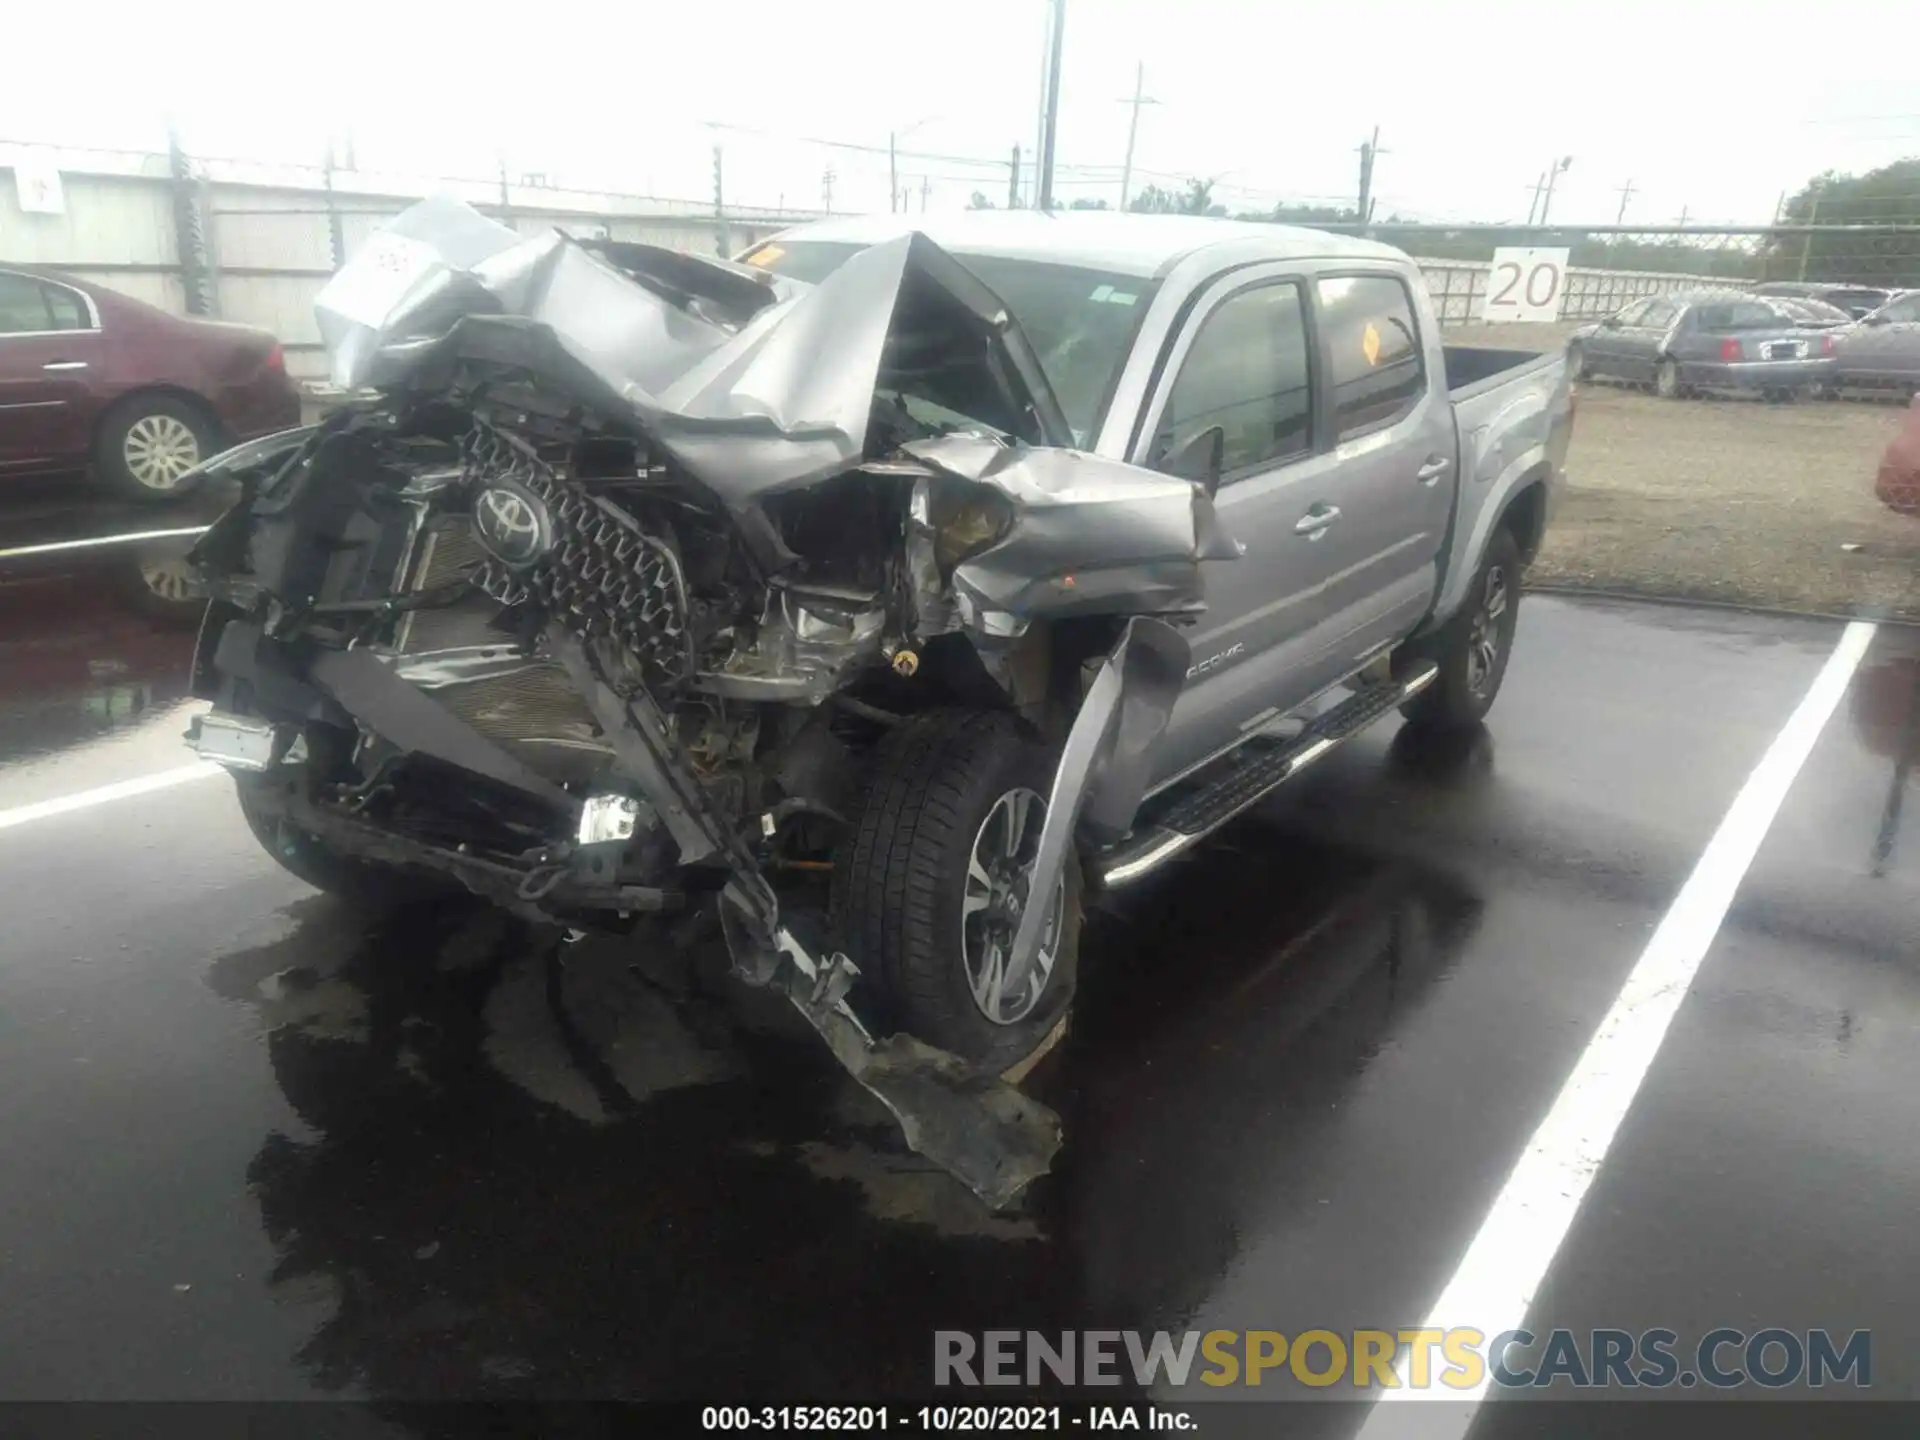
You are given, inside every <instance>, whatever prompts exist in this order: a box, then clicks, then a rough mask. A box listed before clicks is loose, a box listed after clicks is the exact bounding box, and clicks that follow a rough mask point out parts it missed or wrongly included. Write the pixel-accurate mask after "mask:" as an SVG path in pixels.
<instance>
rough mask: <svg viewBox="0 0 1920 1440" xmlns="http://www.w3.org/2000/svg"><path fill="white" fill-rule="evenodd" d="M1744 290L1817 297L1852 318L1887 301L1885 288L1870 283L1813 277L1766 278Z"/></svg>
mask: <svg viewBox="0 0 1920 1440" xmlns="http://www.w3.org/2000/svg"><path fill="white" fill-rule="evenodd" d="M1746 293H1747V294H1749V295H1772V296H1777V297H1786V298H1793V299H1802V300H1819V301H1822V302H1823V303H1825V304H1828V305H1831V306H1833V307H1834V308H1835V309H1837V310H1844V311H1846V312H1847V314H1848V315H1849V316H1850V317H1851V318H1853V319H1855V320H1858V319H1860V318H1861V317H1862V316H1863V315H1869V314H1871V313H1872V312H1873V311H1875V310H1878V309H1879V308H1880V307H1881V306H1882V305H1884V304H1886V303H1887V292H1886V291H1885V290H1881V289H1878V288H1877V287H1875V286H1872V285H1836V284H1833V283H1832V282H1825V283H1823V282H1820V281H1816V280H1768V281H1765V282H1764V283H1762V284H1759V285H1756V286H1754V287H1753V288H1752V289H1751V290H1749V291H1747V292H1746Z"/></svg>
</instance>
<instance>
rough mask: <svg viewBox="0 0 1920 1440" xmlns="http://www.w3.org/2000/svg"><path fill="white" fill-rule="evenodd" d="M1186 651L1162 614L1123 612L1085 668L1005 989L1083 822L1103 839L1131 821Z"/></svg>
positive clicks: (1035, 937)
mask: <svg viewBox="0 0 1920 1440" xmlns="http://www.w3.org/2000/svg"><path fill="white" fill-rule="evenodd" d="M1189 658H1190V656H1189V650H1188V646H1187V642H1186V639H1185V637H1184V636H1182V635H1181V634H1180V632H1179V631H1177V630H1175V629H1174V628H1173V627H1172V626H1171V625H1169V624H1168V623H1167V622H1166V621H1164V620H1155V619H1151V618H1148V617H1144V616H1142V617H1136V618H1134V619H1132V620H1129V621H1128V622H1127V625H1126V629H1125V630H1123V631H1122V632H1121V635H1120V639H1119V640H1118V641H1117V642H1115V644H1114V647H1113V649H1112V650H1110V651H1109V652H1108V653H1107V658H1106V660H1105V662H1104V663H1103V664H1102V665H1101V667H1100V673H1099V674H1098V675H1097V676H1095V677H1094V681H1093V684H1092V685H1091V686H1090V687H1089V688H1088V690H1087V694H1086V698H1085V699H1084V700H1082V701H1081V703H1080V713H1079V715H1078V716H1076V717H1075V719H1074V722H1073V728H1072V729H1071V730H1069V731H1068V732H1067V743H1066V745H1065V746H1064V747H1062V749H1061V752H1060V763H1059V765H1058V767H1056V769H1055V770H1054V775H1053V788H1052V790H1051V792H1050V793H1049V794H1048V796H1047V819H1046V823H1045V824H1044V825H1043V826H1041V828H1040V845H1039V849H1038V851H1037V852H1036V854H1035V856H1034V861H1033V874H1032V876H1031V879H1030V880H1029V882H1028V887H1027V895H1028V897H1029V902H1028V904H1027V906H1026V909H1025V911H1024V912H1023V913H1022V915H1021V917H1020V928H1019V929H1018V930H1017V931H1016V932H1015V933H1014V937H1013V949H1012V951H1011V953H1010V954H1009V955H1008V957H1007V970H1006V979H1005V981H1004V982H1003V983H1004V984H1005V985H1006V986H1007V987H1009V992H1010V993H1012V994H1018V993H1019V989H1018V987H1019V986H1021V985H1024V984H1025V983H1026V978H1027V972H1028V971H1029V970H1030V969H1032V967H1033V963H1034V960H1035V958H1036V957H1037V956H1038V954H1039V952H1040V941H1041V938H1042V936H1043V934H1044V933H1045V930H1046V921H1047V914H1048V911H1049V909H1050V907H1049V906H1047V905H1046V904H1043V903H1040V899H1041V897H1044V896H1048V895H1051V894H1053V887H1054V886H1055V885H1057V884H1058V883H1059V882H1060V877H1061V875H1062V874H1063V873H1064V871H1065V868H1066V863H1067V856H1068V855H1069V853H1070V852H1071V851H1072V849H1073V846H1074V844H1075V837H1076V836H1077V835H1078V834H1079V833H1080V831H1081V827H1082V825H1083V824H1085V825H1086V826H1087V827H1088V828H1089V830H1090V832H1091V836H1090V838H1094V839H1096V840H1101V841H1105V842H1109V843H1110V842H1112V841H1115V840H1118V839H1120V838H1121V837H1122V836H1124V835H1125V834H1126V833H1127V831H1128V829H1129V828H1130V827H1131V826H1132V823H1133V815H1134V812H1135V811H1136V810H1138V809H1139V808H1140V800H1141V797H1142V796H1143V795H1144V794H1145V793H1146V787H1147V780H1148V769H1147V755H1148V752H1149V751H1150V750H1151V749H1152V748H1153V744H1154V742H1155V741H1156V740H1158V739H1159V738H1160V736H1161V734H1162V733H1163V732H1164V731H1165V730H1166V728H1167V721H1168V719H1169V717H1171V716H1172V714H1173V705H1174V701H1176V700H1177V699H1179V698H1180V687H1181V686H1182V685H1183V684H1185V682H1186V677H1187V664H1188V661H1189Z"/></svg>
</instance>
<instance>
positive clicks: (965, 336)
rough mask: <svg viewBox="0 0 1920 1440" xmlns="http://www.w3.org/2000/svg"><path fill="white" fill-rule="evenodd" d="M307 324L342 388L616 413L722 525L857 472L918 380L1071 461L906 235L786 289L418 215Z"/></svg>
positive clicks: (1025, 366)
mask: <svg viewBox="0 0 1920 1440" xmlns="http://www.w3.org/2000/svg"><path fill="white" fill-rule="evenodd" d="M315 310H316V313H317V316H318V319H319V324H320V332H321V335H322V337H323V338H324V339H325V341H326V343H327V347H328V349H329V351H330V352H331V355H332V376H331V378H332V380H333V382H334V384H336V385H338V386H340V387H341V388H342V389H349V390H351V389H359V388H362V387H374V388H379V389H395V388H406V387H409V386H410V385H413V384H432V383H434V381H435V380H436V378H444V376H445V374H446V373H447V368H448V367H449V366H450V365H457V363H458V362H459V361H460V360H462V359H483V360H491V361H495V362H501V363H508V364H514V365H521V366H525V367H526V368H529V369H531V370H533V371H535V372H536V373H541V374H545V375H548V376H550V377H552V378H554V379H557V380H560V381H561V382H562V383H563V384H565V385H567V386H568V388H570V389H572V390H574V391H576V392H578V393H580V394H581V396H582V398H583V399H588V400H590V401H593V402H596V403H597V404H598V405H600V406H601V407H603V408H606V409H608V410H609V411H610V413H612V414H614V415H618V414H621V413H623V412H624V413H627V414H630V415H631V416H632V417H633V418H634V420H635V421H636V422H637V423H638V424H639V426H640V427H641V428H643V429H644V430H645V431H646V432H647V433H648V434H649V435H650V436H652V437H653V438H654V439H655V440H656V441H657V443H659V444H660V445H662V446H663V447H664V448H665V449H666V450H667V451H669V452H670V453H671V454H672V455H673V457H674V458H675V459H676V460H678V461H679V462H680V463H681V464H682V465H684V466H685V467H686V468H687V470H688V471H690V472H691V473H692V474H693V475H694V476H695V477H696V478H698V479H699V480H700V481H702V482H703V483H704V484H706V485H707V486H708V487H710V488H711V489H712V490H713V491H714V492H715V493H716V494H717V495H718V496H719V497H720V498H721V499H722V500H724V501H725V502H726V503H727V504H728V505H729V506H731V507H734V508H744V507H746V506H748V505H750V504H751V503H752V502H753V501H755V500H756V499H759V498H761V497H764V496H765V495H767V494H770V493H773V492H776V491H779V490H783V489H788V488H792V487H796V486H802V485H807V484H810V483H813V482H816V481H818V480H821V479H824V478H826V477H827V476H829V475H832V474H836V473H838V472H840V471H843V470H846V469H848V468H850V467H852V466H854V465H857V464H858V463H860V461H861V460H862V459H864V458H867V457H866V455H865V450H866V445H867V439H868V428H869V423H870V420H871V418H872V414H873V410H874V405H875V396H876V392H885V391H893V390H898V389H901V388H903V387H904V388H911V387H912V386H913V385H914V384H915V383H916V382H924V381H925V380H926V379H927V377H928V375H929V374H930V373H931V372H938V374H939V377H940V383H941V384H942V385H943V386H945V387H947V388H948V389H950V390H953V391H955V392H957V393H959V394H961V395H963V396H964V397H965V399H966V401H967V404H966V405H965V407H964V410H963V413H965V414H967V415H969V416H971V417H973V418H975V419H977V420H980V421H982V422H983V423H985V424H987V425H989V426H991V427H992V428H994V429H996V430H998V431H1001V432H1002V433H1004V434H1006V435H1008V436H1009V437H1011V438H1012V439H1014V440H1017V441H1020V442H1023V443H1025V444H1028V445H1034V446H1065V445H1070V444H1071V443H1072V437H1071V434H1070V431H1069V429H1068V426H1067V424H1066V422H1065V420H1064V418H1063V417H1062V415H1061V413H1060V407H1059V403H1058V401H1057V400H1056V399H1055V398H1054V395H1053V391H1052V388H1051V386H1050V385H1049V384H1048V382H1047V379H1046V376H1045V374H1044V372H1043V371H1042V369H1041V367H1040V363H1039V360H1038V357H1037V356H1036V354H1035V352H1034V350H1033V348H1032V346H1031V345H1030V344H1028V342H1027V340H1026V338H1025V336H1023V335H1022V334H1021V333H1020V330H1019V327H1018V326H1017V325H1016V324H1015V322H1014V320H1013V317H1012V316H1011V314H1009V313H1008V311H1007V308H1006V306H1005V305H1004V304H1002V303H1001V302H1000V300H999V299H998V297H997V296H995V295H994V294H993V292H992V291H991V290H989V289H988V288H987V287H986V286H985V285H984V284H982V283H981V282H980V281H979V280H978V279H977V278H976V277H975V276H974V275H973V274H972V273H971V272H970V271H968V270H967V269H966V268H965V267H964V266H963V265H961V264H960V263H959V262H958V261H957V260H955V259H954V258H953V257H952V256H950V255H948V254H947V253H946V252H945V251H944V250H942V249H940V247H939V246H937V245H935V244H934V243H933V241H931V240H929V239H928V238H927V237H926V236H924V235H920V234H911V235H907V236H903V237H901V238H899V239H896V240H891V241H887V242H885V243H883V244H879V245H875V246H872V247H870V248H868V249H866V250H863V251H861V252H860V253H859V254H857V255H855V256H853V257H852V258H851V259H849V260H848V261H847V262H846V263H845V264H843V265H842V266H840V267H839V268H838V269H837V270H836V271H835V272H834V273H833V274H832V275H831V276H829V277H828V278H827V279H826V280H824V281H822V282H821V283H820V284H818V285H804V284H801V283H799V282H797V281H792V280H786V279H781V278H777V277H773V276H769V275H767V274H765V273H764V272H760V271H756V270H753V269H751V268H749V267H746V266H741V265H735V264H732V263H730V262H727V261H722V260H717V259H706V258H704V257H699V256H693V255H686V254H680V253H677V252H674V251H671V250H665V249H661V248H659V247H656V246H650V245H636V244H621V243H611V244H601V245H598V246H596V247H595V248H593V249H589V248H588V247H587V246H586V245H583V244H582V243H580V242H578V241H575V240H572V239H570V238H568V237H567V236H564V235H562V234H560V233H558V232H557V231H556V232H551V233H549V234H547V235H544V236H540V237H537V238H534V239H526V238H523V237H522V236H520V235H519V234H517V233H516V232H514V231H512V230H510V229H508V228H507V227H505V226H503V225H499V224H496V223H495V222H494V221H492V220H489V219H487V218H486V217H485V216H483V215H481V214H480V213H479V212H478V211H476V210H474V209H473V208H472V207H470V206H468V205H465V204H463V203H461V202H459V201H456V200H450V199H432V200H426V201H423V202H422V203H420V204H418V205H416V206H414V207H413V208H411V209H410V210H408V211H406V212H405V213H404V214H402V215H401V216H399V217H398V218H397V219H396V220H395V221H394V222H393V223H392V225H391V226H389V227H388V228H387V229H385V230H382V231H381V232H379V233H378V234H377V235H375V236H374V237H373V238H372V239H371V240H370V241H369V242H368V243H367V244H366V245H365V246H364V247H363V248H362V249H361V250H360V252H359V253H358V254H356V255H355V256H354V258H353V259H352V260H351V261H349V262H348V263H347V265H346V266H345V267H344V268H342V269H341V271H340V272H339V273H338V274H337V275H335V276H334V277H333V279H332V280H330V281H329V282H328V283H327V285H326V287H325V288H324V289H323V290H322V291H321V292H320V295H319V297H318V298H317V300H316V302H315ZM955 408H960V407H955Z"/></svg>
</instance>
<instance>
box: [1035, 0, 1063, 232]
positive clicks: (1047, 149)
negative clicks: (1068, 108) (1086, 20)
mask: <svg viewBox="0 0 1920 1440" xmlns="http://www.w3.org/2000/svg"><path fill="white" fill-rule="evenodd" d="M1050 3H1051V4H1052V6H1053V29H1052V36H1051V39H1050V40H1049V42H1048V44H1047V95H1046V108H1045V110H1044V111H1043V112H1042V118H1041V123H1040V175H1039V187H1038V189H1037V190H1036V192H1035V195H1034V202H1035V207H1036V208H1037V209H1041V210H1051V209H1053V144H1054V136H1055V135H1056V134H1057V133H1058V131H1059V127H1060V52H1061V50H1062V49H1063V48H1064V47H1065V45H1066V38H1067V0H1050Z"/></svg>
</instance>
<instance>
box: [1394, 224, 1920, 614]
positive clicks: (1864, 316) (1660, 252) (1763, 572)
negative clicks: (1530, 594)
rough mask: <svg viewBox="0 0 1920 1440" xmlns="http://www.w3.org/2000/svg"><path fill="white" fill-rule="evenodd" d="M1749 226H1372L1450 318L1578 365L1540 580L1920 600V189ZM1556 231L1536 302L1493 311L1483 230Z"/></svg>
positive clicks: (1502, 234) (1468, 332) (1647, 590)
mask: <svg viewBox="0 0 1920 1440" xmlns="http://www.w3.org/2000/svg"><path fill="white" fill-rule="evenodd" d="M1810 209H1811V207H1810V206H1807V207H1802V213H1800V214H1797V215H1796V214H1793V213H1791V210H1792V207H1783V214H1782V217H1781V220H1780V222H1779V223H1778V224H1776V225H1772V226H1763V227H1751V228H1738V227H1711V228H1703V227H1684V228H1683V227H1678V226H1671V227H1660V228H1654V229H1645V230H1631V229H1626V228H1623V227H1618V226H1614V227H1596V228H1593V229H1584V230H1582V229H1570V228H1559V227H1556V228H1554V229H1552V230H1544V229H1537V228H1531V229H1530V228H1525V227H1518V228H1512V229H1497V228H1493V227H1474V226H1467V227H1459V228H1454V229H1446V230H1442V229H1435V228H1431V227H1409V226H1376V227H1374V229H1373V232H1372V233H1374V234H1375V235H1376V236H1377V237H1378V238H1380V239H1383V240H1386V241H1388V242H1389V243H1391V244H1394V245H1397V246H1399V247H1400V248H1402V249H1405V250H1406V251H1408V252H1409V253H1411V254H1412V255H1414V256H1415V257H1417V258H1418V259H1419V261H1420V263H1421V267H1422V269H1423V271H1424V272H1425V274H1426V276H1427V281H1428V284H1429V286H1430V288H1431V290H1432V293H1433V300H1434V306H1435V308H1436V310H1437V311H1438V312H1439V314H1440V316H1441V319H1442V322H1443V324H1445V325H1446V326H1447V327H1448V332H1449V339H1451V340H1457V341H1460V342H1464V343H1475V344H1490V345H1497V346H1514V347H1521V348H1530V349H1545V348H1552V349H1565V350H1566V351H1567V353H1568V354H1569V356H1570V359H1571V360H1572V361H1573V363H1574V364H1575V366H1576V368H1577V370H1578V371H1579V372H1580V378H1579V383H1578V387H1577V388H1578V412H1577V418H1576V422H1575V426H1574V438H1573V446H1572V451H1571V453H1570V455H1569V457H1568V465H1567V470H1568V482H1569V483H1568V487H1567V491H1566V494H1565V497H1564V500H1563V503H1562V506H1561V509H1560V511H1559V514H1558V516H1557V517H1556V520H1555V524H1554V526H1553V529H1552V531H1551V533H1550V536H1549V539H1548V541H1547V544H1546V547H1545V550H1544V552H1543V553H1542V555H1541V557H1540V562H1539V565H1538V568H1537V571H1536V578H1537V579H1538V580H1539V581H1540V582H1541V583H1543V584H1553V585H1565V586H1575V587H1580V588H1586V589H1595V590H1605V591H1618V592H1622V593H1632V594H1643V595H1659V596H1665V597H1672V598H1679V599H1688V600H1708V601H1724V602H1730V603H1735V604H1742V605H1757V606H1768V607H1779V608H1783V609H1793V610H1804V611H1816V612H1822V613H1830V614H1849V615H1858V614H1872V615H1891V616H1898V617H1902V618H1907V619H1915V620H1920V516H1916V515H1915V514H1914V513H1912V510H1913V506H1912V505H1911V504H1905V503H1901V502H1902V499H1903V497H1910V496H1912V495H1913V494H1915V493H1916V489H1917V488H1920V401H1914V403H1913V406H1912V407H1910V406H1909V403H1908V402H1909V401H1910V400H1913V397H1914V396H1915V394H1916V392H1917V391H1920V193H1916V194H1915V195H1914V197H1913V199H1912V200H1911V202H1909V203H1908V204H1906V205H1905V206H1904V207H1900V206H1896V205H1895V204H1893V203H1891V201H1885V202H1884V203H1880V204H1878V205H1877V206H1876V207H1874V208H1873V210H1872V218H1866V219H1861V218H1858V212H1857V210H1856V212H1855V213H1854V214H1853V215H1851V216H1849V217H1848V223H1827V220H1826V218H1825V217H1824V216H1822V215H1820V214H1817V213H1815V214H1808V213H1805V212H1806V211H1808V210H1810ZM1509 246H1513V247H1522V246H1524V247H1534V248H1539V249H1545V250H1549V251H1562V250H1564V251H1565V252H1566V264H1565V267H1564V270H1563V271H1562V274H1561V281H1560V293H1559V300H1558V304H1557V309H1556V312H1555V316H1554V318H1553V319H1552V320H1550V321H1547V322H1545V323H1538V322H1535V323H1501V316H1500V314H1499V307H1497V306H1496V307H1495V315H1494V322H1493V323H1489V320H1488V314H1489V310H1488V299H1489V295H1490V293H1492V292H1493V287H1494V286H1495V285H1496V283H1498V281H1497V276H1496V270H1495V266H1494V263H1493V262H1494V252H1495V250H1496V249H1499V248H1501V247H1509Z"/></svg>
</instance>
